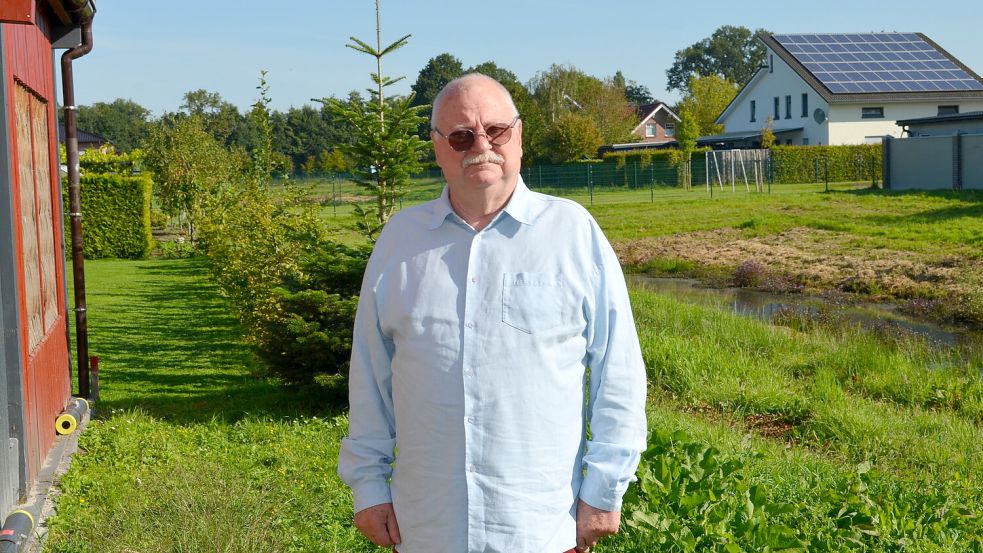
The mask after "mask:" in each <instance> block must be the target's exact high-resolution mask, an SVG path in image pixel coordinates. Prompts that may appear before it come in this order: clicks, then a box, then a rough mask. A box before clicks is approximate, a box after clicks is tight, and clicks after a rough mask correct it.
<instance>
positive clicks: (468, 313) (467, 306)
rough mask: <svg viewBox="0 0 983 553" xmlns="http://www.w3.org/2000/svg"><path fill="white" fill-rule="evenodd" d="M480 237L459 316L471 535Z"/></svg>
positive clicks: (477, 513) (475, 516)
mask: <svg viewBox="0 0 983 553" xmlns="http://www.w3.org/2000/svg"><path fill="white" fill-rule="evenodd" d="M481 244H482V240H481V236H480V235H478V234H475V235H474V237H473V238H472V240H471V248H470V252H469V254H468V265H467V274H466V277H465V281H464V289H465V296H464V312H463V313H461V320H462V321H464V336H463V339H462V341H461V348H462V349H461V361H462V364H461V372H462V374H463V375H464V383H463V384H464V415H465V417H464V463H465V465H464V467H465V471H466V473H465V479H466V481H467V486H468V488H469V491H468V497H469V498H474V499H469V500H468V526H469V529H470V530H469V532H468V533H469V534H471V535H473V534H474V532H473V530H476V528H474V526H475V525H477V524H479V521H480V520H482V519H483V518H484V517H483V514H482V513H483V511H484V507H483V505H481V500H480V499H479V498H480V497H481V494H480V492H478V490H476V489H474V486H476V484H475V480H474V476H475V474H476V473H477V472H478V462H479V461H478V459H479V458H480V453H479V452H477V451H476V449H475V447H476V444H475V434H474V430H475V429H474V424H475V421H476V420H477V419H476V418H475V411H474V410H475V407H476V400H477V397H476V393H475V386H476V385H477V382H476V380H475V378H474V376H475V369H476V360H477V359H476V357H475V355H476V352H477V351H478V347H477V344H478V335H479V333H478V330H480V329H479V328H478V323H479V322H480V321H479V320H478V313H479V309H480V308H481V290H480V286H481V284H482V282H481V275H479V274H477V272H478V271H479V270H480V267H481V250H482V248H481Z"/></svg>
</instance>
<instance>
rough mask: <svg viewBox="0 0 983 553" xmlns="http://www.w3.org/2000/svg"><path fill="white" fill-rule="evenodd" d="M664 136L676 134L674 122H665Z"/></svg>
mask: <svg viewBox="0 0 983 553" xmlns="http://www.w3.org/2000/svg"><path fill="white" fill-rule="evenodd" d="M666 136H676V124H675V123H666Z"/></svg>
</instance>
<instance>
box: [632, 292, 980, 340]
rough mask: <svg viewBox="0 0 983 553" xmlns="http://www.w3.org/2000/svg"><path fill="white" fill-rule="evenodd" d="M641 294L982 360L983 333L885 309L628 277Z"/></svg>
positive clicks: (814, 298)
mask: <svg viewBox="0 0 983 553" xmlns="http://www.w3.org/2000/svg"><path fill="white" fill-rule="evenodd" d="M627 278H628V283H629V284H630V285H631V286H633V287H636V288H642V289H645V290H650V291H653V292H657V293H660V294H666V295H669V296H672V297H674V298H676V299H678V300H680V301H684V302H686V303H692V304H698V305H706V306H711V307H715V308H717V309H721V310H723V311H729V312H731V313H735V314H737V315H744V316H748V317H755V318H757V319H761V320H763V321H767V322H773V321H774V318H775V316H776V315H778V314H781V313H786V312H788V311H789V310H795V311H797V312H800V313H807V314H813V315H815V314H818V313H821V312H825V313H829V314H831V315H833V316H834V317H836V318H838V319H839V318H842V319H845V320H847V321H849V322H853V323H855V324H858V325H859V326H861V327H863V328H868V329H877V330H882V331H883V330H884V329H895V330H897V331H898V333H900V334H911V335H915V336H919V337H922V338H924V339H926V340H927V341H929V342H930V343H933V344H935V345H937V346H940V347H952V348H959V349H961V350H964V352H965V354H969V355H971V356H973V357H976V356H977V355H978V356H981V357H983V333H978V332H977V333H974V332H968V331H965V330H960V329H954V328H948V327H944V326H941V325H937V324H934V323H929V322H925V321H920V320H917V319H914V318H912V317H908V316H906V315H904V314H902V313H899V312H898V311H897V308H896V307H895V306H893V305H886V304H873V303H871V304H859V305H858V304H839V303H833V302H831V301H830V300H827V299H825V298H821V297H816V296H802V295H797V294H774V293H770V292H763V291H759V290H748V289H745V288H705V287H703V286H702V284H701V283H700V282H699V281H697V280H692V279H682V278H661V277H650V276H645V275H628V276H627Z"/></svg>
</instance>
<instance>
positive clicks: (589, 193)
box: [584, 163, 594, 205]
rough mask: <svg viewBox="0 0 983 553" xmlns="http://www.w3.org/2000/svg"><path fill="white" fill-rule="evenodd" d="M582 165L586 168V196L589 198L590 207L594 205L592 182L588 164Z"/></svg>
mask: <svg viewBox="0 0 983 553" xmlns="http://www.w3.org/2000/svg"><path fill="white" fill-rule="evenodd" d="M584 165H586V166H587V195H588V196H590V205H594V182H593V181H592V180H591V176H590V163H585V164H584Z"/></svg>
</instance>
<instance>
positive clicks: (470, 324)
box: [465, 321, 474, 328]
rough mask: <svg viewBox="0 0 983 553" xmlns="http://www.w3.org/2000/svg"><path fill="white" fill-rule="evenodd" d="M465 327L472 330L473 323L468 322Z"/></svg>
mask: <svg viewBox="0 0 983 553" xmlns="http://www.w3.org/2000/svg"><path fill="white" fill-rule="evenodd" d="M465 326H467V327H468V328H474V323H473V322H471V321H468V324H466V325H465Z"/></svg>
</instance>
